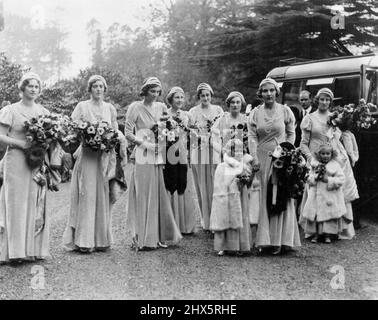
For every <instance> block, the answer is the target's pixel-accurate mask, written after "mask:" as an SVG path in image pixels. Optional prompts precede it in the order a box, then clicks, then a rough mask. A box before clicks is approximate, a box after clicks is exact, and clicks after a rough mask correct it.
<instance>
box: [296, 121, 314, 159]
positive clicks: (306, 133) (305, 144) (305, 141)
mask: <svg viewBox="0 0 378 320" xmlns="http://www.w3.org/2000/svg"><path fill="white" fill-rule="evenodd" d="M301 130H302V139H301V143H300V145H299V148H300V149H301V151H302V152H303V154H304V155H305V156H306V159H307V160H310V159H311V158H312V154H311V151H310V148H309V145H310V139H311V130H312V122H311V117H310V115H309V114H308V115H307V116H305V117H304V118H303V120H302V123H301Z"/></svg>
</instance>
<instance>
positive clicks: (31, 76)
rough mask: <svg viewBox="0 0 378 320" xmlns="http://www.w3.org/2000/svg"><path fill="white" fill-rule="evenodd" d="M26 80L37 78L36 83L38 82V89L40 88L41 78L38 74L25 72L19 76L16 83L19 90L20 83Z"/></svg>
mask: <svg viewBox="0 0 378 320" xmlns="http://www.w3.org/2000/svg"><path fill="white" fill-rule="evenodd" d="M27 80H37V81H38V83H39V91H41V90H42V88H41V78H40V77H39V75H38V74H36V73H34V72H27V73H25V74H24V75H23V76H22V77H21V80H20V82H19V83H18V89H20V90H21V86H22V84H23V83H24V82H25V81H27Z"/></svg>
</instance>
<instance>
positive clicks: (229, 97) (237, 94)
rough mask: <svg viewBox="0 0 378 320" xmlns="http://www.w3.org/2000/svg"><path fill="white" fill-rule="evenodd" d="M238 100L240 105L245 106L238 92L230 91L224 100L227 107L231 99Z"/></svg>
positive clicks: (242, 97)
mask: <svg viewBox="0 0 378 320" xmlns="http://www.w3.org/2000/svg"><path fill="white" fill-rule="evenodd" d="M236 97H237V98H240V100H241V102H242V105H243V106H244V105H246V103H245V99H244V96H243V95H242V94H241V93H240V92H239V91H232V92H230V94H229V95H228V96H227V98H226V104H227V105H228V104H229V103H230V102H231V100H232V99H233V98H236Z"/></svg>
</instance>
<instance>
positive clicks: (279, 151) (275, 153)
mask: <svg viewBox="0 0 378 320" xmlns="http://www.w3.org/2000/svg"><path fill="white" fill-rule="evenodd" d="M281 154H282V148H281V146H277V147H276V149H274V151H273V153H272V157H274V158H279V157H281Z"/></svg>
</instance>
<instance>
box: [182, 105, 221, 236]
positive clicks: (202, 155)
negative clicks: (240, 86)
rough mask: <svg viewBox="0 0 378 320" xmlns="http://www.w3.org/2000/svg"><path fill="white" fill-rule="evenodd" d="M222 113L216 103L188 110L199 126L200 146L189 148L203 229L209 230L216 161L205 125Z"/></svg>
mask: <svg viewBox="0 0 378 320" xmlns="http://www.w3.org/2000/svg"><path fill="white" fill-rule="evenodd" d="M222 114H223V109H222V108H221V107H220V106H216V105H210V106H209V107H208V108H206V109H204V108H202V107H201V105H198V106H195V107H193V108H192V109H190V110H189V115H190V117H191V120H192V121H193V123H194V124H196V125H197V126H198V127H199V128H201V129H200V131H199V134H200V135H202V138H201V145H200V147H198V148H194V149H193V150H191V164H192V169H193V176H194V184H195V187H196V191H197V195H198V201H199V204H200V208H201V213H202V227H203V229H204V230H209V224H210V213H211V202H212V197H213V187H214V172H215V169H216V166H217V163H216V161H214V152H213V148H212V147H211V145H210V134H209V132H208V130H207V129H206V126H207V123H208V120H209V121H213V120H214V119H215V118H216V117H218V116H221V115H222Z"/></svg>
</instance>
